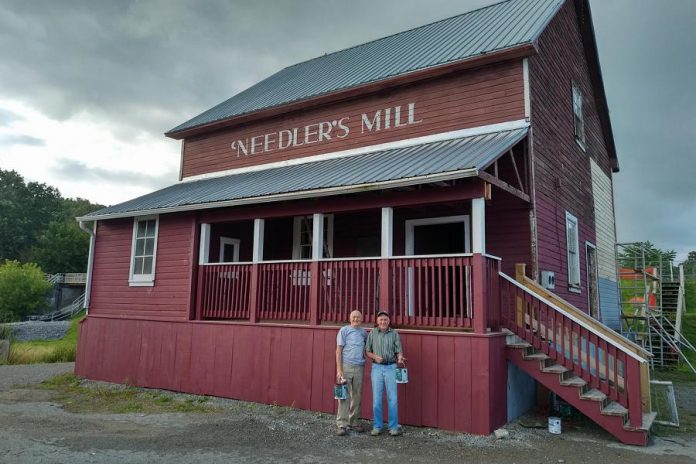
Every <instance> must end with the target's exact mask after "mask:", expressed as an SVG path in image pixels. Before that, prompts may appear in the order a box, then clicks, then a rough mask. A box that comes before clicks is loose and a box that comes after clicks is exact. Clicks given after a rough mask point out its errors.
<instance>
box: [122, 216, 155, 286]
mask: <svg viewBox="0 0 696 464" xmlns="http://www.w3.org/2000/svg"><path fill="white" fill-rule="evenodd" d="M158 227H159V218H158V217H156V216H154V217H153V216H149V217H140V218H135V220H134V221H133V241H132V244H131V261H130V276H129V279H128V282H129V283H130V285H131V286H139V285H140V286H152V285H154V283H155V260H156V257H157V230H158Z"/></svg>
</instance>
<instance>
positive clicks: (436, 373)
mask: <svg viewBox="0 0 696 464" xmlns="http://www.w3.org/2000/svg"><path fill="white" fill-rule="evenodd" d="M167 136H169V137H173V138H175V139H179V140H181V141H182V150H181V172H180V179H179V182H178V183H176V184H174V185H172V186H170V187H168V188H165V189H163V190H160V191H157V192H154V193H151V194H148V195H145V196H143V197H140V198H136V199H134V200H131V201H128V202H125V203H122V204H119V205H115V206H111V207H108V208H106V209H103V210H100V211H97V212H95V213H92V214H90V215H88V216H85V217H82V218H79V220H80V221H82V222H84V223H94V227H93V228H90V230H93V236H92V246H91V250H90V264H89V267H90V269H89V273H90V277H89V303H88V304H89V316H88V317H87V319H86V320H85V321H84V322H83V324H82V326H81V330H80V339H79V340H80V341H79V347H78V359H77V366H76V371H77V373H78V374H79V375H82V376H85V377H88V378H92V379H101V380H108V381H113V382H124V381H126V380H127V381H128V382H130V383H133V384H135V385H141V386H146V387H154V388H165V389H170V390H178V391H186V392H192V393H199V394H208V395H217V396H224V397H231V398H238V399H243V400H248V401H256V402H262V403H277V404H281V405H293V406H295V407H299V408H304V409H311V410H317V411H324V412H332V411H334V407H335V406H334V400H333V398H332V396H331V394H330V393H331V388H330V386H331V384H332V381H333V376H334V372H335V366H334V354H333V353H334V348H335V336H336V330H337V327H338V326H339V325H341V324H342V323H344V321H346V320H347V316H348V313H349V312H350V311H351V310H353V309H360V310H362V311H363V313H364V314H365V319H366V321H367V322H368V323H370V322H372V321H373V320H374V314H376V312H377V311H378V310H379V309H387V310H389V311H390V312H391V313H392V314H393V315H394V322H396V324H397V325H398V326H399V327H400V330H401V332H402V336H403V341H404V345H405V352H406V355H407V357H408V358H409V367H410V370H411V375H410V377H411V382H410V383H409V384H407V385H405V386H403V387H400V388H403V389H402V390H400V401H399V407H400V408H401V411H400V420H401V422H402V423H405V424H412V425H425V426H433V427H440V428H444V429H451V430H461V431H465V432H470V433H477V434H488V433H490V432H491V431H492V430H494V429H495V428H497V427H500V426H502V425H504V424H505V423H506V422H507V421H508V420H510V419H512V418H514V417H516V416H517V415H519V414H520V413H522V412H524V410H525V409H526V408H528V407H529V406H530V405H531V404H533V401H534V397H535V395H534V389H535V383H536V382H539V383H541V384H543V385H545V386H546V387H547V388H548V389H550V390H552V391H554V392H556V393H557V394H558V395H560V396H561V397H563V398H564V399H565V400H566V401H568V402H570V403H571V404H573V405H575V406H576V407H577V408H579V409H580V410H581V411H583V412H584V413H585V414H586V415H588V416H589V417H590V418H592V419H593V420H595V421H596V422H597V423H599V424H600V425H602V426H603V427H605V428H606V429H607V430H609V431H610V432H611V433H613V434H614V435H616V436H617V437H618V438H619V439H620V440H622V441H624V442H627V443H636V444H644V443H645V440H646V437H647V433H646V429H647V428H648V427H649V425H650V423H651V421H652V416H651V415H650V414H649V413H650V406H649V396H648V390H647V379H648V378H647V362H646V361H647V355H646V353H645V352H643V351H642V350H641V349H640V348H638V347H636V346H635V345H633V344H631V343H630V342H628V341H627V340H625V339H622V338H621V337H620V336H619V335H617V334H615V333H614V332H612V331H611V330H610V329H609V328H608V327H606V326H605V325H603V324H602V323H600V322H599V320H600V319H602V318H604V319H607V320H608V319H610V317H608V315H609V314H612V313H615V312H616V305H615V301H613V300H612V298H614V299H615V293H616V285H615V283H616V275H615V271H614V273H613V274H612V272H611V271H609V269H611V268H613V259H614V258H613V245H614V240H615V236H614V235H615V234H614V222H613V221H614V214H613V201H612V191H611V188H612V173H613V172H616V171H617V170H618V163H617V158H616V153H615V148H614V142H613V138H612V132H611V125H610V121H609V115H608V109H607V103H606V98H605V95H604V90H603V84H602V76H601V72H600V67H599V62H598V57H597V51H596V45H595V41H594V33H593V30H592V21H591V17H590V10H589V4H588V2H587V1H585V0H576V1H573V0H565V1H563V0H509V1H505V2H502V3H498V4H495V5H492V6H489V7H486V8H482V9H479V10H476V11H472V12H468V13H464V14H462V15H460V16H456V17H453V18H449V19H445V20H443V21H439V22H436V23H433V24H429V25H426V26H422V27H420V28H416V29H413V30H410V31H406V32H403V33H400V34H396V35H393V36H389V37H386V38H383V39H380V40H376V41H374V42H370V43H366V44H363V45H359V46H356V47H353V48H350V49H347V50H342V51H339V52H336V53H332V54H328V55H324V56H322V57H319V58H316V59H314V60H310V61H307V62H304V63H300V64H297V65H295V66H291V67H289V68H286V69H284V70H282V71H280V72H278V73H277V74H275V75H273V76H271V77H269V78H268V79H266V80H264V81H262V82H260V83H258V84H256V85H254V86H252V87H251V88H249V89H247V90H245V91H244V92H242V93H240V94H238V95H236V96H234V97H232V98H231V99H229V100H227V101H225V102H223V103H221V104H220V105H218V106H216V107H214V108H212V109H210V110H208V111H206V112H204V113H202V114H200V115H199V116H196V117H195V118H193V119H191V120H190V121H187V122H185V123H184V124H182V125H180V126H178V127H176V128H174V129H172V130H171V131H169V132H168V133H167ZM517 264H526V274H527V275H524V274H525V271H524V270H523V269H524V268H523V267H522V266H519V267H517V268H516V265H517ZM612 292H613V297H612ZM511 334H515V335H511ZM368 372H369V369H368ZM365 394H366V400H365V401H364V405H366V406H365V408H366V409H365V411H364V413H365V416H366V417H369V410H368V409H369V404H370V396H371V392H370V391H369V382H367V387H366V391H365Z"/></svg>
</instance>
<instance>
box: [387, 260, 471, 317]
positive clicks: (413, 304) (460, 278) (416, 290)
mask: <svg viewBox="0 0 696 464" xmlns="http://www.w3.org/2000/svg"><path fill="white" fill-rule="evenodd" d="M389 270H390V274H391V295H390V306H391V312H392V313H393V319H394V322H395V323H396V324H398V325H402V326H409V325H412V326H435V327H471V321H472V317H473V299H472V292H471V288H472V287H471V273H472V267H471V256H455V257H438V258H430V257H428V258H397V259H392V260H390V261H389Z"/></svg>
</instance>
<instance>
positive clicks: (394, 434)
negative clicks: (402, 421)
mask: <svg viewBox="0 0 696 464" xmlns="http://www.w3.org/2000/svg"><path fill="white" fill-rule="evenodd" d="M402 433H403V432H402V431H401V429H400V428H399V429H392V430H390V431H389V435H390V436H392V437H398V436H399V435H401V434H402Z"/></svg>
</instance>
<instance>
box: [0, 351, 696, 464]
mask: <svg viewBox="0 0 696 464" xmlns="http://www.w3.org/2000/svg"><path fill="white" fill-rule="evenodd" d="M59 366H60V368H56V367H55V366H53V367H52V368H50V369H48V370H47V373H46V374H45V376H44V377H46V378H47V377H51V376H53V375H55V374H56V373H57V371H60V370H62V371H64V372H68V371H70V370H71V369H72V365H71V364H69V363H66V364H61V365H59ZM9 367H12V370H10V369H8V368H9ZM24 369H25V370H26V371H31V372H30V373H29V374H27V373H26V372H22V367H20V366H0V379H4V381H2V382H0V463H3V464H5V463H7V464H13V463H65V462H70V463H77V464H79V463H112V462H119V463H121V462H127V463H135V464H137V463H147V464H152V463H158V462H167V463H171V464H176V463H187V464H188V463H192V464H195V463H218V462H220V463H222V462H225V463H237V462H245V463H257V462H279V463H303V464H304V463H307V464H311V463H336V462H368V461H380V462H387V463H388V462H398V463H405V462H427V463H433V462H458V463H461V462H475V463H506V464H511V463H520V464H521V463H569V464H570V463H593V464H595V463H617V464H623V463H626V464H628V463H630V464H636V463H664V464H671V463H696V437H694V436H691V435H690V434H683V433H682V434H679V433H677V434H675V435H673V436H671V435H664V434H663V435H662V436H658V437H654V438H653V440H652V444H651V446H649V447H646V448H637V447H629V446H623V445H621V444H619V443H617V442H616V441H615V440H614V439H613V438H612V437H611V436H609V435H608V434H606V433H605V432H604V431H602V430H601V429H598V428H596V427H594V426H593V425H591V424H590V425H588V424H582V425H575V426H574V425H573V424H564V430H563V433H562V434H561V435H551V434H549V433H548V432H547V431H546V429H545V428H530V427H529V425H530V423H531V422H533V420H531V419H529V418H528V419H527V420H526V421H522V422H520V421H517V422H515V423H512V424H508V425H507V426H506V427H505V429H506V430H507V431H508V432H509V438H506V439H501V440H496V439H495V438H494V437H492V436H490V437H478V436H472V435H466V434H460V433H448V432H443V431H438V430H434V429H428V428H416V427H405V428H404V429H405V430H404V435H403V436H401V437H389V436H386V435H382V436H379V437H371V436H370V435H369V434H357V433H352V432H351V433H350V434H349V435H348V436H345V437H337V436H335V435H334V434H333V432H334V422H333V417H331V416H329V415H326V414H318V413H313V412H308V411H301V410H296V409H290V408H281V407H273V406H264V405H258V404H253V403H245V402H241V401H233V400H224V399H217V398H213V399H209V400H208V403H209V404H210V405H211V406H212V407H213V408H214V411H213V412H206V413H166V414H95V413H79V414H75V413H70V412H67V411H66V410H64V409H63V407H62V406H61V405H60V404H58V403H56V402H55V398H56V395H55V394H54V393H53V392H52V391H50V390H42V389H37V388H35V387H34V386H33V384H35V383H36V382H39V381H40V380H41V379H40V377H41V375H40V374H38V373H37V372H38V370H40V368H37V367H32V366H26V367H25V368H24ZM32 369H33V370H32ZM10 377H12V378H14V381H10V380H8V379H9V378H10ZM27 384H28V385H27ZM18 385H22V386H18ZM172 395H179V394H173V393H172ZM542 420H543V418H539V420H538V422H539V424H540V425H541V424H542ZM523 424H524V425H523ZM525 425H526V426H525Z"/></svg>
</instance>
